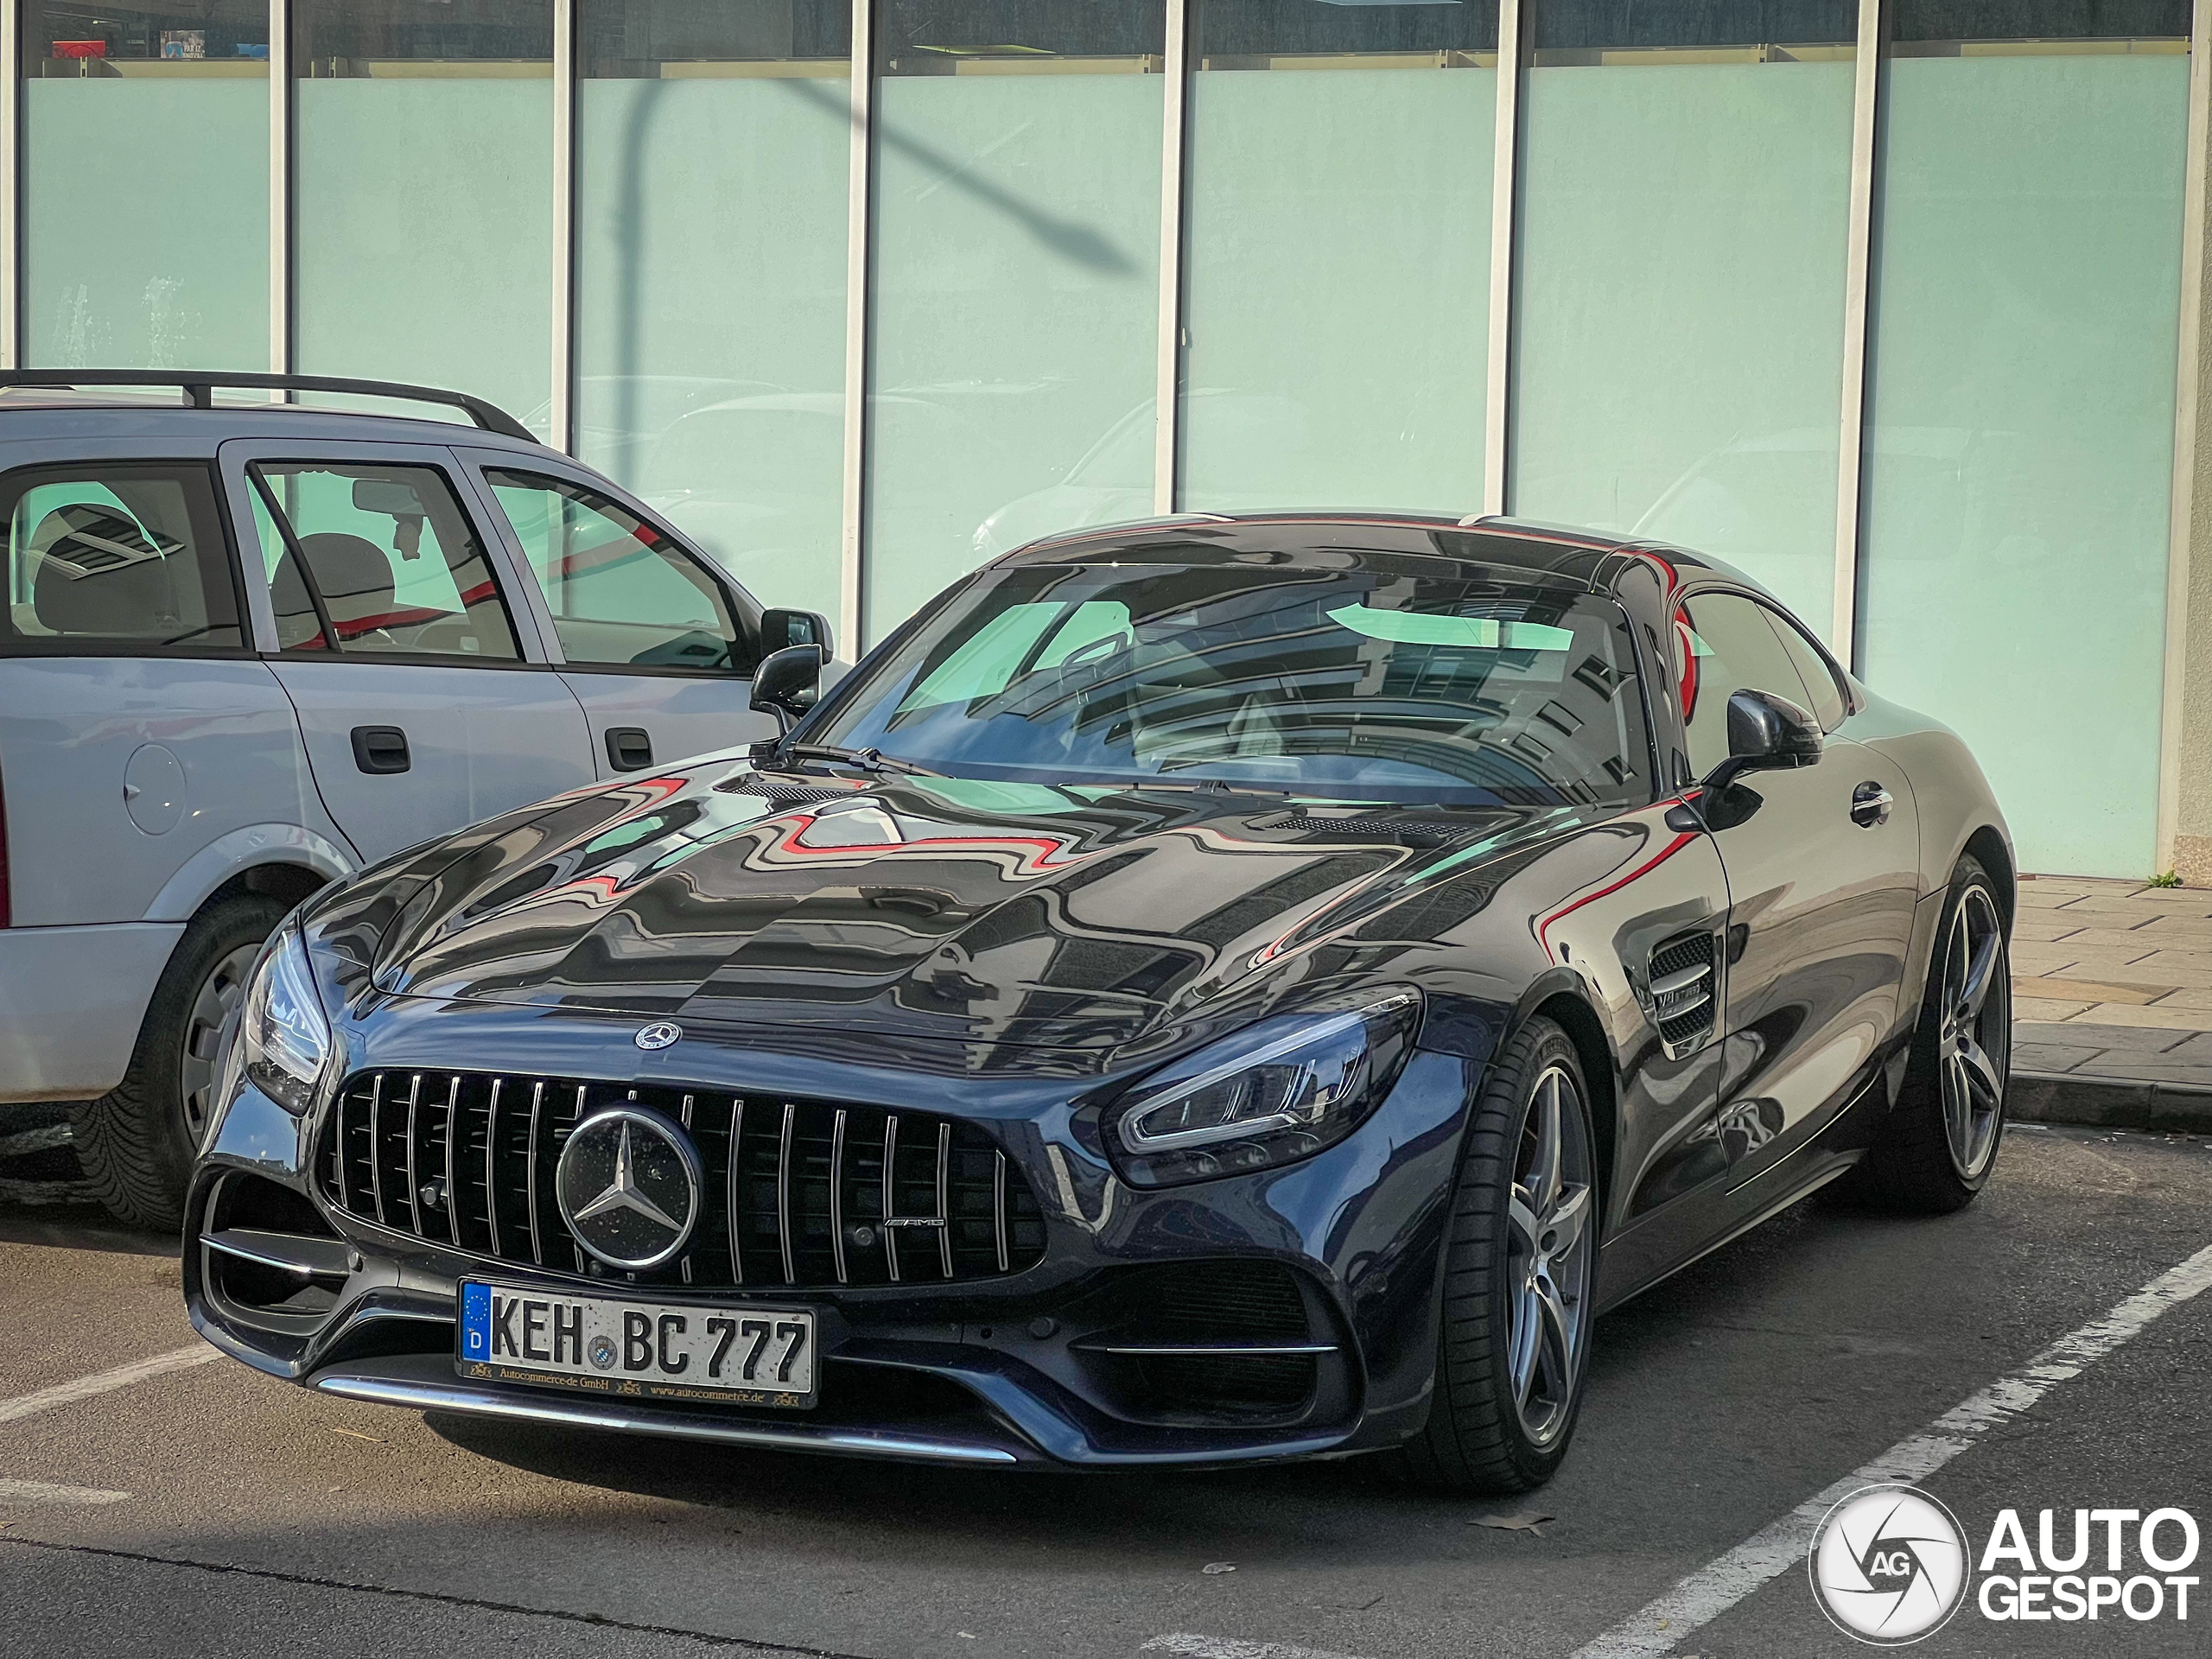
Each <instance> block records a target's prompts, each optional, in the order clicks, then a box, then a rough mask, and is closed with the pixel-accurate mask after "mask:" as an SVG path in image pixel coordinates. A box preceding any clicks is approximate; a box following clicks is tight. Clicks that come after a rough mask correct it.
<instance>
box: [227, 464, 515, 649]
mask: <svg viewBox="0 0 2212 1659" xmlns="http://www.w3.org/2000/svg"><path fill="white" fill-rule="evenodd" d="M251 479H252V484H253V487H254V492H255V495H256V497H257V499H256V501H255V504H254V524H255V526H256V527H257V529H258V530H259V531H260V532H261V553H262V559H263V563H264V568H265V569H267V570H268V573H269V597H270V603H271V605H272V606H273V607H275V609H276V612H277V639H278V643H279V644H280V645H282V646H283V649H284V650H286V651H288V652H311V651H329V650H333V649H334V650H336V651H337V652H340V654H341V655H344V656H347V657H391V656H402V657H422V656H428V657H461V658H479V659H482V660H487V661H498V662H512V661H514V660H515V659H516V658H518V656H519V655H520V654H521V653H520V652H518V651H517V650H516V648H515V634H514V629H513V627H512V625H511V624H510V623H509V622H508V620H507V613H506V608H505V606H504V605H503V604H502V603H501V602H500V599H499V584H498V583H497V582H495V581H493V576H492V567H491V566H490V564H489V563H486V560H485V557H484V550H483V548H482V547H481V546H480V545H479V544H478V543H477V540H476V536H475V532H474V531H472V530H471V529H470V528H469V525H468V520H467V517H466V516H465V515H464V514H463V513H462V512H461V504H460V502H459V501H457V500H456V499H454V493H453V486H451V485H450V484H448V482H447V481H446V480H445V476H444V474H442V473H440V472H438V471H437V470H436V469H435V468H434V467H374V466H359V467H357V466H351V465H334V466H324V465H322V464H321V463H317V462H310V461H283V462H257V463H256V464H255V465H254V466H253V467H252V468H251ZM302 561H304V565H305V568H304V569H302Z"/></svg>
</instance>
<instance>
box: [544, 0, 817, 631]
mask: <svg viewBox="0 0 2212 1659" xmlns="http://www.w3.org/2000/svg"><path fill="white" fill-rule="evenodd" d="M813 10H814V11H816V12H820V13H823V14H827V13H828V12H829V10H830V9H829V8H828V7H826V6H817V7H815V8H813ZM835 10H836V17H835V18H834V19H833V18H829V17H828V16H826V15H825V16H823V17H821V18H816V19H810V21H814V22H840V23H842V20H843V19H844V18H845V17H846V16H849V9H848V8H845V7H842V6H839V7H837V8H836V9H835ZM792 11H793V8H792V7H791V5H790V4H789V3H785V4H783V5H781V6H775V7H769V6H759V5H753V6H744V5H728V6H721V5H717V6H715V7H711V8H700V7H696V6H692V7H681V6H677V5H672V4H669V3H666V0H662V3H658V4H655V5H652V6H648V5H646V4H644V3H641V0H629V3H628V4H627V5H626V6H617V5H615V4H612V3H607V0H594V3H593V4H591V5H589V6H588V7H587V9H586V11H585V21H586V22H587V24H588V25H589V26H591V27H592V29H593V32H594V35H597V34H599V33H601V31H602V30H603V31H604V32H605V33H606V34H607V36H608V38H609V40H610V42H611V44H610V46H609V48H608V50H609V53H610V60H609V62H608V63H607V67H605V68H604V69H601V70H599V71H598V72H597V73H606V74H610V75H613V74H619V75H620V76H622V77H623V78H620V79H587V80H585V81H584V82H583V83H582V85H581V86H579V88H578V100H579V107H578V114H577V184H576V223H577V236H578V249H577V253H578V271H577V289H576V300H577V327H576V372H577V377H578V378H577V385H576V420H577V442H578V450H579V453H580V454H581V455H582V458H583V459H584V460H585V461H588V462H590V463H591V464H593V465H594V466H596V467H601V468H602V469H604V470H605V471H606V472H607V474H609V475H610V476H612V477H613V478H615V479H617V480H620V482H622V483H623V484H625V485H626V486H629V487H630V488H631V489H633V490H635V491H637V492H638V493H639V494H640V495H641V496H643V497H644V498H645V500H646V501H647V502H649V503H650V504H652V505H654V506H656V507H658V508H660V509H661V510H662V511H663V512H666V513H667V514H668V516H669V518H671V520H672V521H673V522H675V523H676V524H677V525H679V526H680V527H681V528H683V530H684V531H687V532H689V533H690V535H692V536H693V537H696V538H697V540H698V541H699V543H701V545H702V547H704V548H705V550H707V551H708V552H709V554H711V555H712V556H714V557H715V558H716V559H718V560H719V561H721V563H722V564H723V566H724V567H725V568H727V569H728V570H729V571H730V572H731V574H733V575H735V576H736V577H737V578H738V579H739V580H740V581H741V582H744V583H745V584H746V586H747V588H749V589H751V591H752V592H753V594H755V595H756V596H757V597H758V598H759V599H760V601H761V602H762V603H764V604H768V605H785V606H793V607H799V608H801V609H805V610H816V611H822V612H824V613H831V614H834V613H836V610H837V608H838V588H839V572H840V568H841V558H842V549H841V540H840V537H841V523H842V501H843V480H844V466H843V455H844V372H845V370H844V365H845V227H846V206H845V194H846V178H847V167H848V159H849V154H850V149H851V142H852V141H851V124H850V123H851V116H850V92H849V83H850V73H851V71H850V67H849V63H848V62H847V61H846V60H845V59H844V58H842V56H839V57H829V56H826V55H810V56H807V57H804V58H797V57H791V56H788V55H772V56H766V57H759V58H752V59H744V58H740V57H739V56H737V55H736V54H737V53H738V51H739V50H741V49H743V48H747V46H749V45H751V44H752V43H753V42H754V41H762V43H763V45H764V47H765V49H766V51H767V52H769V53H771V54H789V53H790V52H791V49H792V47H793V41H792V28H791V16H792ZM771 13H774V14H779V16H780V20H781V22H782V29H781V31H780V34H778V33H777V32H776V31H773V30H772V29H769V28H767V27H766V23H767V22H768V21H769V18H768V16H767V15H768V14H771ZM618 22H626V24H627V29H626V32H625V33H623V34H621V35H617V34H616V32H615V25H616V24H617V23H618ZM648 24H650V25H652V28H650V29H649V28H648V27H647V25H648ZM612 42H619V43H620V44H621V45H622V46H623V47H624V48H626V51H627V53H628V54H630V55H628V56H626V57H625V58H623V59H621V60H619V61H616V60H612V58H611V54H612V52H613V49H614V46H613V44H612ZM810 45H812V46H818V47H820V48H825V49H829V48H834V49H835V50H836V51H839V52H842V51H844V50H847V49H848V48H846V46H845V43H844V41H843V39H842V35H839V36H837V37H836V38H830V39H825V40H823V41H805V40H803V41H799V42H798V46H799V48H800V49H802V50H804V49H805V48H807V47H808V46H810ZM648 51H650V52H651V53H652V54H662V53H665V54H668V55H667V58H666V60H661V59H660V58H659V57H658V55H650V56H649V55H646V54H647V53H648ZM679 52H681V53H684V54H688V55H686V56H684V57H681V58H679V57H677V55H676V54H677V53H679Z"/></svg>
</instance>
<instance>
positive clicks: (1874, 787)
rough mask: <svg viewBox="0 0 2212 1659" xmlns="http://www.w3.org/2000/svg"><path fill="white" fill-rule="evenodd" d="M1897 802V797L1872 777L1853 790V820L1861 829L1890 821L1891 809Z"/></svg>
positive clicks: (1871, 827)
mask: <svg viewBox="0 0 2212 1659" xmlns="http://www.w3.org/2000/svg"><path fill="white" fill-rule="evenodd" d="M1896 804H1897V798H1896V797H1895V796H1894V795H1892V794H1891V793H1890V791H1888V790H1886V789H1885V788H1884V787H1883V786H1882V785H1879V784H1878V783H1875V782H1874V781H1873V780H1872V779H1868V780H1867V781H1866V783H1863V784H1861V785H1859V787H1858V788H1856V789H1854V790H1853V791H1851V821H1852V822H1853V823H1855V824H1857V825H1858V826H1859V828H1860V829H1873V828H1874V827H1875V825H1877V824H1882V823H1888V822H1889V821H1890V809H1891V807H1892V806H1894V805H1896Z"/></svg>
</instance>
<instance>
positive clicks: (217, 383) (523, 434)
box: [0, 369, 538, 443]
mask: <svg viewBox="0 0 2212 1659" xmlns="http://www.w3.org/2000/svg"><path fill="white" fill-rule="evenodd" d="M10 386H60V387H73V386H181V387H182V388H183V390H184V395H185V397H186V399H187V401H188V402H189V403H190V404H191V405H192V407H193V408H194V409H213V407H214V406H215V400H214V397H213V395H212V394H213V392H214V391H215V390H216V389H217V388H219V387H220V388H222V389H224V390H226V391H229V390H233V389H235V390H239V391H340V392H350V393H352V394H353V395H354V396H356V397H397V398H402V399H404V400H405V401H406V402H408V403H413V404H446V405H448V407H451V408H454V409H458V410H462V411H463V412H464V413H466V414H467V416H468V418H469V419H470V420H472V421H474V422H475V423H476V424H477V426H478V427H479V428H480V429H483V430H484V431H486V432H497V433H498V434H499V435H501V436H502V437H508V438H520V439H521V440H522V441H523V442H524V443H536V442H538V438H537V434H536V433H534V432H532V431H531V429H529V428H528V427H526V426H524V424H523V423H521V422H520V421H518V420H517V419H515V417H514V416H512V415H510V414H508V413H507V411H506V410H504V409H501V408H500V407H499V405H498V404H493V403H487V402H486V401H485V400H484V399H483V398H481V397H471V396H470V395H469V394H468V393H467V392H465V391H441V390H440V389H439V388H437V387H435V386H410V385H403V384H401V383H400V382H399V381H397V380H354V379H350V378H346V377H344V376H342V375H331V374H240V373H232V372H230V371H228V370H218V371H213V372H207V373H182V374H180V373H177V372H175V371H172V370H168V369H7V370H0V390H4V389H5V388H7V387H10Z"/></svg>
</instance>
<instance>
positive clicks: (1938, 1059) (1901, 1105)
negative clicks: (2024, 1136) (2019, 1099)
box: [1852, 854, 2012, 1216]
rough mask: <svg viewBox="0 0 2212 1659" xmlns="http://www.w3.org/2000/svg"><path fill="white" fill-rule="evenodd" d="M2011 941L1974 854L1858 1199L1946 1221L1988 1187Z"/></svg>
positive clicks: (1958, 875) (1997, 1133) (2000, 1099)
mask: <svg viewBox="0 0 2212 1659" xmlns="http://www.w3.org/2000/svg"><path fill="white" fill-rule="evenodd" d="M2010 932H2011V928H2010V926H2009V925H2008V924H2007V922H2006V920H2005V911H2004V908H2003V906H2000V905H1999V903H1998V901H1997V889H1996V884H1995V883H1993V881H1992V880H1990V879H1989V873H1988V872H1987V871H1986V870H1985V869H1984V868H1982V866H1981V862H1980V860H1979V859H1976V858H1974V856H1973V855H1971V854H1969V855H1967V856H1965V857H1962V858H1961V859H1960V860H1959V861H1958V865H1957V867H1956V868H1955V869H1954V870H1953V871H1952V873H1951V891H1950V896H1949V898H1948V899H1946V900H1945V901H1944V905H1943V919H1942V923H1941V924H1940V925H1939V926H1938V927H1937V930H1936V948H1935V950H1933V951H1931V952H1930V953H1929V963H1928V985H1927V988H1926V990H1925V991H1924V992H1923V995H1922V998H1921V1009H1920V1024H1919V1026H1918V1027H1917V1028H1916V1030H1915V1031H1914V1033H1913V1039H1912V1058H1911V1059H1910V1061H1909V1062H1908V1063H1907V1065H1906V1068H1905V1075H1904V1085H1903V1086H1902V1087H1901V1088H1900V1089H1899V1090H1897V1109H1896V1110H1895V1111H1893V1112H1891V1114H1890V1115H1889V1116H1888V1117H1887V1118H1886V1119H1885V1121H1884V1122H1883V1124H1882V1127H1881V1130H1880V1132H1879V1135H1878V1138H1877V1139H1876V1141H1875V1142H1874V1144H1873V1146H1872V1147H1870V1148H1869V1149H1868V1150H1867V1154H1866V1158H1865V1160H1863V1161H1862V1162H1861V1163H1860V1165H1859V1170H1858V1173H1857V1177H1856V1179H1854V1180H1853V1184H1852V1186H1853V1196H1854V1197H1858V1198H1863V1199H1866V1200H1867V1201H1869V1202H1871V1203H1872V1204H1874V1205H1878V1206H1879V1207H1881V1208H1883V1209H1886V1210H1896V1211H1903V1212H1905V1213H1908V1214H1915V1215H1929V1216H1940V1215H1948V1214H1950V1213H1951V1212H1952V1211H1955V1210H1963V1209H1964V1208H1965V1207H1966V1206H1967V1205H1969V1204H1971V1203H1973V1202H1974V1194H1976V1193H1977V1192H1980V1191H1981V1189H1982V1188H1983V1187H1984V1186H1986V1185H1988V1184H1989V1176H1990V1172H1991V1171H1992V1170H1993V1169H1995V1168H1996V1167H1997V1149H1998V1147H1999V1145H2000V1144H2001V1143H2002V1142H2003V1141H2004V1139H2005V1088H2006V1084H2008V1082H2009V1081H2010V1079H2011V1076H2012V953H2011V948H2010V939H2009V938H2008V935H2009V934H2010Z"/></svg>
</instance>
